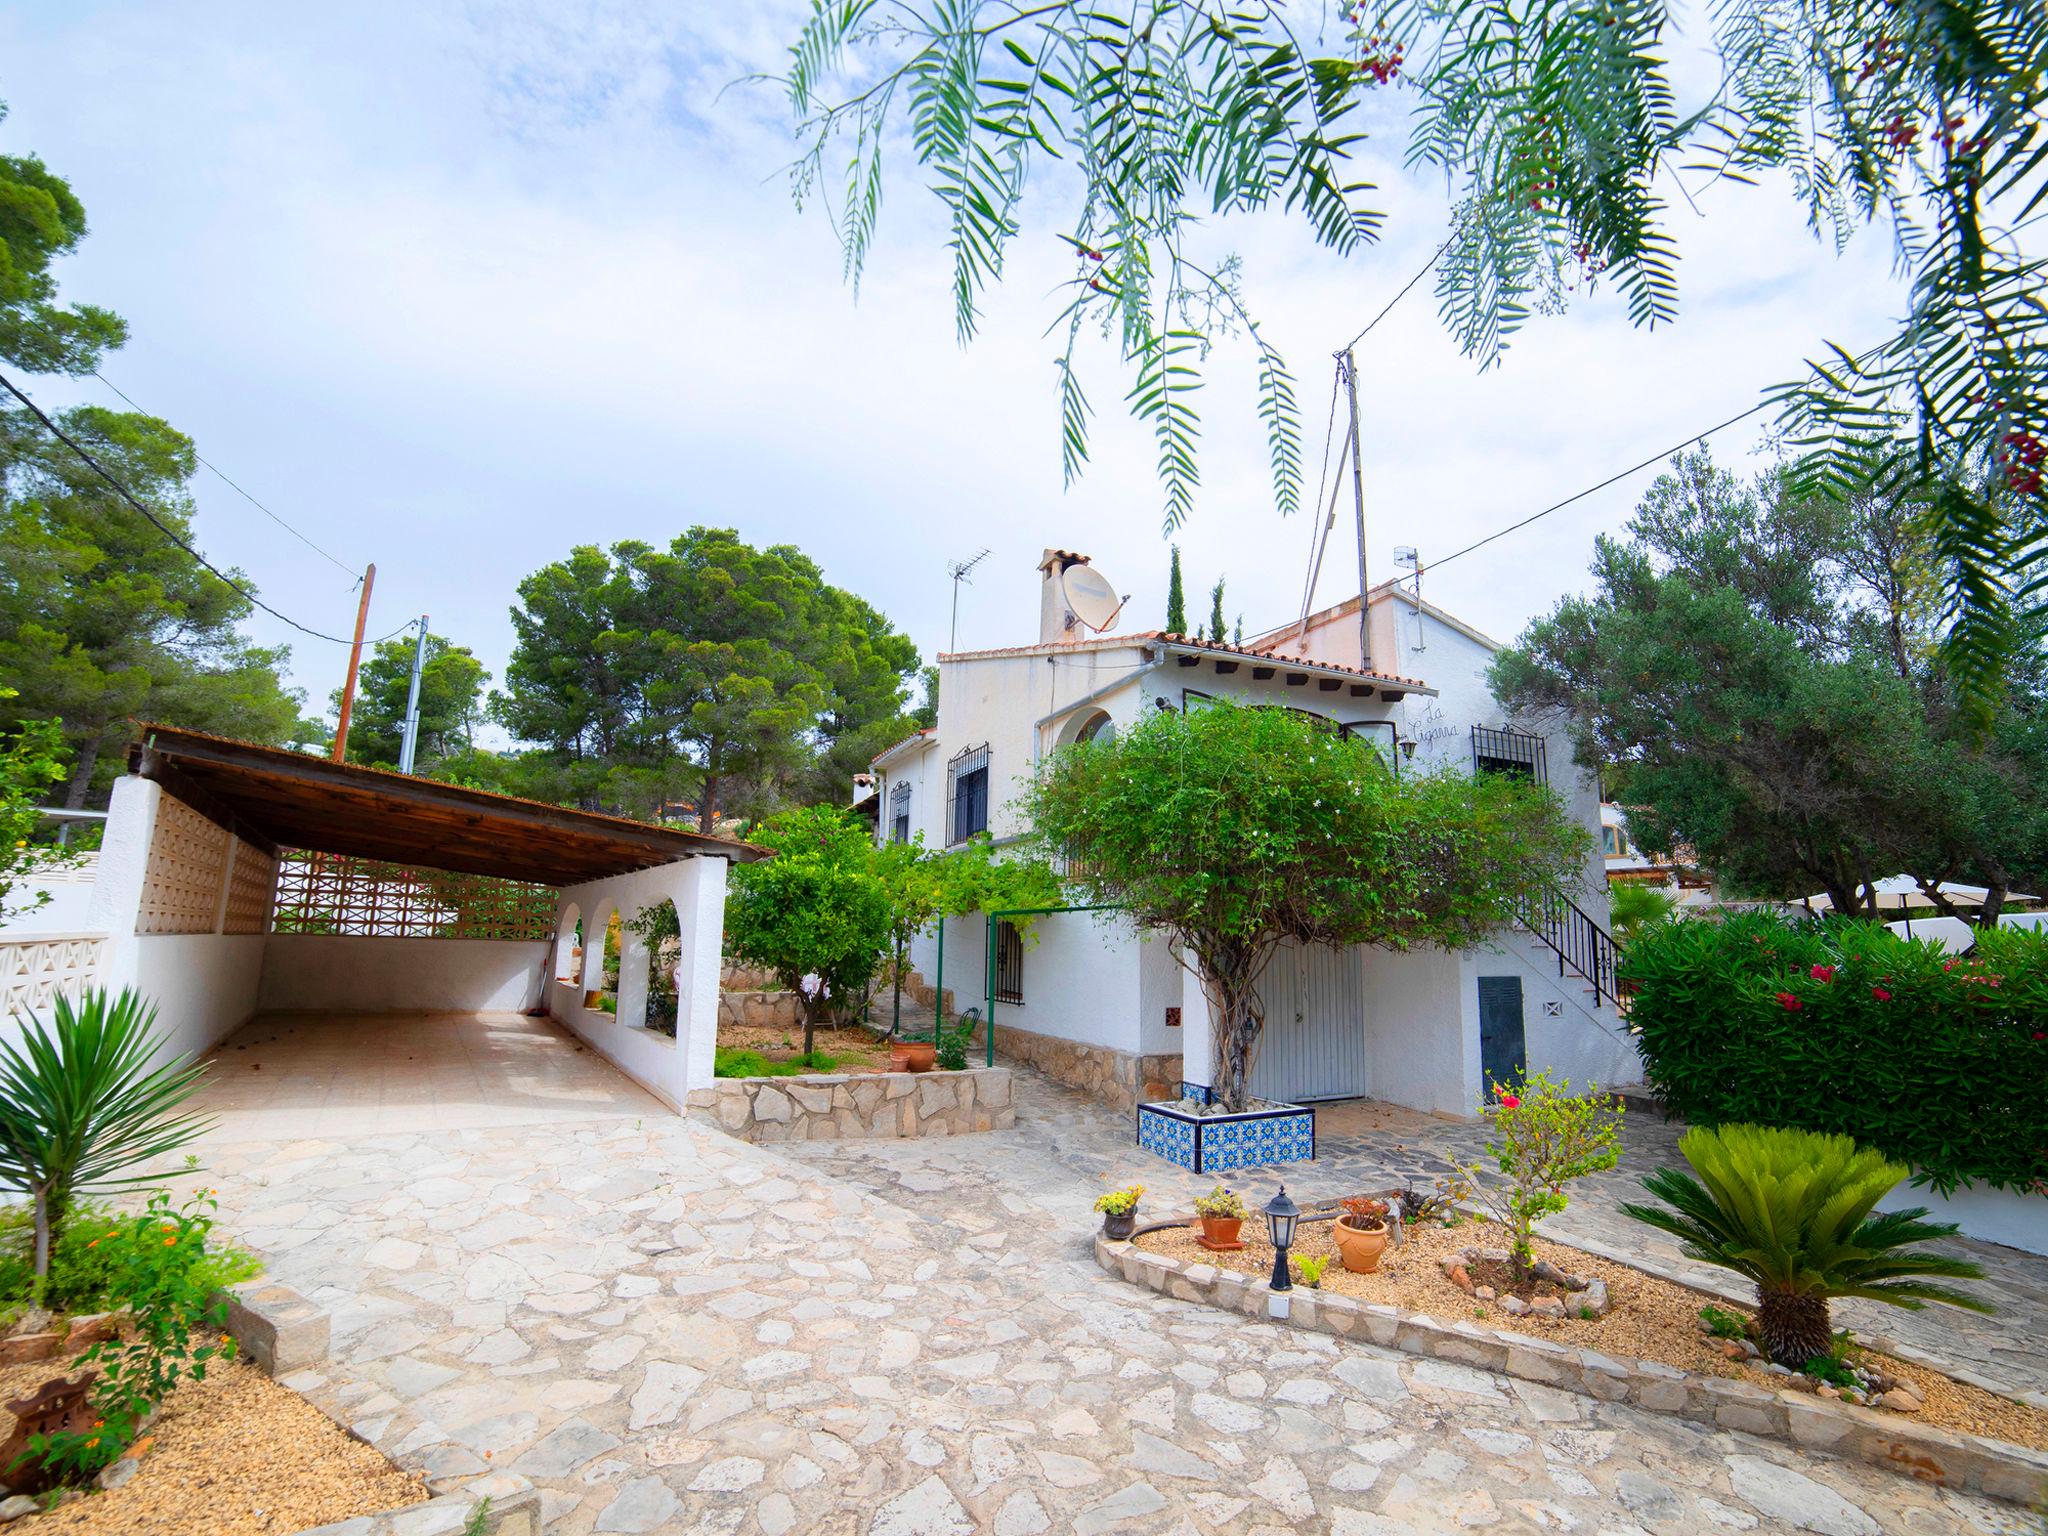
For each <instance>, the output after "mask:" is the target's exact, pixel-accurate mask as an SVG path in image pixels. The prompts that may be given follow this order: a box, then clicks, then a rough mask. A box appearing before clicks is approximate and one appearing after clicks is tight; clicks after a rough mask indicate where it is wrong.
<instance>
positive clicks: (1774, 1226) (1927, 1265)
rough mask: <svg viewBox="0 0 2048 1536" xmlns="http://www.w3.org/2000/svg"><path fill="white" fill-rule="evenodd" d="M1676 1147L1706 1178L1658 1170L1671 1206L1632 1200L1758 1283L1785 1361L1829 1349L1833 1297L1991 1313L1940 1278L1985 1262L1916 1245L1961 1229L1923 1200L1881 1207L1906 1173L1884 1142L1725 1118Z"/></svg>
mask: <svg viewBox="0 0 2048 1536" xmlns="http://www.w3.org/2000/svg"><path fill="white" fill-rule="evenodd" d="M1678 1150H1679V1151H1680V1152H1681V1153H1683V1154H1684V1156H1685V1160H1686V1161H1687V1162H1688V1163H1690V1164H1692V1166H1693V1169H1694V1171H1695V1172H1696V1173H1698V1175H1699V1178H1698V1179H1697V1180H1696V1179H1693V1178H1691V1177H1689V1176H1688V1175H1687V1174H1685V1173H1684V1172H1683V1171H1681V1170H1679V1169H1676V1168H1660V1169H1658V1170H1657V1172H1655V1173H1654V1174H1652V1175H1650V1177H1648V1178H1647V1179H1645V1180H1643V1185H1644V1187H1645V1188H1647V1189H1648V1190H1649V1191H1650V1193H1651V1194H1653V1195H1655V1196H1656V1197H1657V1198H1658V1199H1660V1200H1662V1201H1664V1202H1665V1205H1664V1206H1644V1205H1624V1206H1623V1207H1622V1209H1623V1210H1624V1211H1626V1212H1628V1214H1629V1215H1631V1216H1633V1217H1635V1219H1636V1220H1638V1221H1643V1222H1648V1223H1649V1224H1650V1225H1651V1226H1653V1227H1658V1228H1660V1229H1662V1230H1663V1231H1666V1232H1669V1233H1671V1234H1672V1235H1673V1236H1675V1237H1677V1238H1679V1239H1680V1240H1681V1241H1682V1242H1683V1243H1684V1245H1685V1253H1686V1255H1687V1256H1688V1257H1690V1258H1695V1259H1700V1260H1702V1261H1704V1262H1706V1263H1708V1264H1718V1265H1720V1266H1721V1267H1722V1268H1724V1269H1731V1270H1734V1271H1735V1272H1736V1273H1737V1274H1740V1275H1744V1276H1747V1277H1748V1278H1749V1279H1750V1280H1752V1281H1754V1282H1755V1283H1756V1295H1757V1333H1758V1336H1759V1338H1760V1339H1761V1341H1762V1343H1763V1346H1764V1348H1765V1350H1766V1351H1767V1352H1768V1353H1769V1356H1770V1358H1771V1359H1773V1360H1775V1361H1777V1362H1778V1363H1779V1364H1781V1365H1787V1366H1791V1367H1792V1368H1793V1369H1795V1370H1796V1369H1798V1368H1799V1367H1800V1366H1802V1365H1804V1364H1805V1363H1806V1362H1807V1361H1808V1360H1811V1359H1813V1358H1814V1357H1816V1356H1818V1355H1824V1354H1826V1353H1828V1351H1829V1349H1830V1347H1831V1346H1832V1344H1833V1340H1834V1330H1833V1325H1832V1322H1831V1320H1830V1318H1829V1316H1828V1302H1829V1300H1830V1299H1831V1298H1833V1297H1837V1296H1866V1297H1868V1298H1870V1299H1871V1300H1872V1301H1883V1302H1889V1303H1890V1304H1891V1305H1893V1306H1896V1307H1910V1308H1913V1309H1915V1310H1917V1309H1918V1308H1920V1307H1921V1306H1923V1305H1925V1304H1926V1303H1927V1302H1930V1301H1940V1302H1946V1303H1947V1304H1948V1305H1950V1306H1952V1307H1967V1308H1969V1309H1970V1310H1971V1311H1973V1312H1989V1311H1990V1310H1991V1308H1990V1307H1989V1306H1988V1305H1987V1304H1985V1303H1984V1302H1982V1301H1979V1300H1978V1299H1977V1298H1976V1297H1974V1296H1970V1295H1968V1294H1966V1293H1964V1292H1961V1291H1958V1290H1956V1289H1954V1288H1953V1287H1951V1286H1947V1285H1941V1284H1937V1283H1935V1282H1936V1280H1938V1279H1956V1280H1975V1279H1981V1278H1982V1277H1983V1273H1984V1271H1983V1270H1982V1269H1980V1268H1979V1267H1978V1266H1977V1265H1975V1264H1972V1263H1971V1262H1969V1261H1968V1260H1967V1259H1955V1258H1949V1257H1947V1256H1946V1255H1943V1254H1938V1253H1928V1252H1914V1251H1911V1250H1913V1249H1914V1248H1915V1246H1916V1245H1917V1244H1920V1243H1924V1242H1927V1241H1929V1240H1931V1239H1934V1238H1942V1237H1952V1236H1954V1235H1955V1232H1956V1228H1955V1227H1954V1226H1952V1225H1944V1224H1941V1223H1938V1222H1930V1221H1926V1220H1924V1219H1923V1218H1924V1217H1925V1216H1926V1215H1927V1211H1926V1210H1925V1208H1923V1207H1914V1208H1913V1209H1911V1210H1903V1211H1889V1212H1886V1213H1884V1214H1882V1215H1873V1214H1872V1211H1873V1210H1874V1209H1875V1207H1876V1205H1877V1202H1878V1201H1879V1200H1881V1199H1883V1198H1884V1196H1885V1195H1886V1194H1887V1193H1889V1192H1890V1191H1891V1189H1892V1188H1893V1187H1894V1186H1895V1185H1897V1184H1898V1183H1899V1181H1900V1180H1901V1179H1903V1178H1905V1177H1906V1173H1907V1170H1906V1168H1904V1167H1903V1166H1901V1165H1900V1164H1898V1163H1894V1162H1890V1161H1888V1160H1887V1159H1886V1158H1885V1156H1884V1154H1883V1153H1881V1152H1878V1151H1877V1150H1875V1149H1874V1148H1870V1147H1859V1146H1857V1145H1856V1143H1855V1142H1854V1141H1852V1140H1851V1139H1850V1138H1849V1137H1847V1136H1825V1135H1821V1134H1819V1133H1818V1132H1814V1131H1794V1130H1773V1129H1769V1128H1767V1127H1764V1126H1757V1125H1725V1126H1721V1127H1718V1128H1716V1129H1707V1128H1705V1127H1699V1128H1695V1129H1693V1130H1690V1131H1687V1132H1686V1133H1685V1135H1684V1136H1683V1137H1681V1138H1680V1140H1679V1143H1678ZM1667 1206H1668V1207H1669V1209H1666V1208H1665V1207H1667Z"/></svg>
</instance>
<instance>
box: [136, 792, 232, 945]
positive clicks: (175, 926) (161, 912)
mask: <svg viewBox="0 0 2048 1536" xmlns="http://www.w3.org/2000/svg"><path fill="white" fill-rule="evenodd" d="M227 857H228V833H227V829H226V828H224V827H220V826H217V825H215V824H214V823H213V822H211V821H208V820H207V819H206V818H205V817H204V816H202V815H200V814H199V813H198V812H197V811H195V810H193V809H192V807H191V806H189V805H187V804H185V802H184V801H182V800H176V799H173V798H172V797H171V796H170V795H164V796H162V797H161V798H159V800H158V801H157V808H156V826H155V828H154V829H153V830H152V832H151V834H150V839H149V864H148V866H147V868H146V869H145V870H144V872H143V877H142V905H141V910H140V911H139V912H138V914H137V916H136V919H135V931H136V932H137V933H212V932H213V931H214V923H215V921H216V920H217V919H218V918H219V916H220V885H221V878H222V876H223V875H224V874H225V873H226V870H227Z"/></svg>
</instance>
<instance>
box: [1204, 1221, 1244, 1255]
mask: <svg viewBox="0 0 2048 1536" xmlns="http://www.w3.org/2000/svg"><path fill="white" fill-rule="evenodd" d="M1243 1225H1244V1218H1243V1217H1242V1216H1204V1217H1203V1218H1202V1235H1201V1236H1200V1237H1199V1238H1197V1239H1196V1241H1197V1242H1199V1243H1200V1244H1201V1245H1202V1246H1203V1247H1204V1248H1207V1249H1210V1250H1211V1251H1213V1252H1216V1253H1231V1252H1234V1251H1236V1250H1237V1249H1239V1248H1242V1247H1243V1246H1244V1244H1243V1243H1241V1242H1239V1241H1238V1237H1237V1229H1238V1228H1239V1227H1242V1226H1243Z"/></svg>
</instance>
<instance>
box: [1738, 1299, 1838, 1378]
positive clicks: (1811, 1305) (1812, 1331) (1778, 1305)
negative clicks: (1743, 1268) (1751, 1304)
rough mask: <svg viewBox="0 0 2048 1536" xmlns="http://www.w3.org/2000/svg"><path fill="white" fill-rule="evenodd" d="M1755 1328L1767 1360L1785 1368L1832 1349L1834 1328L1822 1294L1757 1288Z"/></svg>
mask: <svg viewBox="0 0 2048 1536" xmlns="http://www.w3.org/2000/svg"><path fill="white" fill-rule="evenodd" d="M1756 1331H1757V1337H1758V1340H1759V1341H1760V1342H1761V1343H1762V1344H1763V1347H1764V1356H1765V1358H1766V1359H1769V1360H1775V1361H1776V1362H1777V1363H1778V1364H1779V1365H1782V1366H1784V1367H1786V1368H1787V1369H1788V1370H1794V1371H1796V1370H1798V1369H1799V1368H1800V1367H1801V1366H1802V1365H1804V1364H1806V1362H1807V1361H1809V1360H1812V1359H1815V1358H1817V1357H1819V1356H1821V1355H1825V1354H1827V1353H1828V1352H1829V1351H1830V1350H1831V1349H1833V1348H1834V1343H1835V1330H1834V1324H1833V1321H1832V1319H1831V1318H1830V1317H1829V1315H1828V1299H1827V1297H1825V1296H1804V1295H1799V1294H1796V1293H1794V1292H1792V1291H1778V1290H1765V1289H1764V1288H1762V1287H1761V1286H1759V1287H1758V1288H1757V1309H1756Z"/></svg>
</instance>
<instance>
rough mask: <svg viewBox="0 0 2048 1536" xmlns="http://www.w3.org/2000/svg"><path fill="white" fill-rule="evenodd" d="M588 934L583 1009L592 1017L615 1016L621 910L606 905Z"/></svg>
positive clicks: (616, 1008)
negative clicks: (594, 1014)
mask: <svg viewBox="0 0 2048 1536" xmlns="http://www.w3.org/2000/svg"><path fill="white" fill-rule="evenodd" d="M584 932H585V935H586V937H585V941H584V948H585V951H586V953H585V956H584V962H583V989H584V990H583V1006H584V1007H585V1008H588V1009H589V1010H590V1011H591V1012H592V1013H615V1012H616V1011H617V1010H618V1006H619V909H618V908H617V907H616V906H614V905H613V904H612V903H610V902H605V903H603V904H602V905H600V906H599V907H598V909H597V911H596V912H595V913H593V914H592V916H591V920H590V926H589V927H588V928H587V929H585V930H584Z"/></svg>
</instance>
